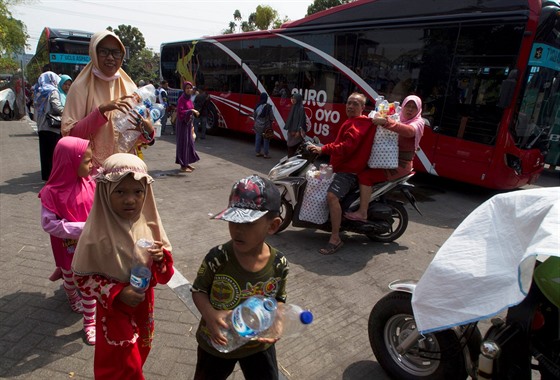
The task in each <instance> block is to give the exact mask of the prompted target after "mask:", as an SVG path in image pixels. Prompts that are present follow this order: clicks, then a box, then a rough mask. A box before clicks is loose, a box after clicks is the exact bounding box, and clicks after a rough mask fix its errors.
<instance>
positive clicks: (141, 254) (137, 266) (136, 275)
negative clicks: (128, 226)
mask: <svg viewBox="0 0 560 380" xmlns="http://www.w3.org/2000/svg"><path fill="white" fill-rule="evenodd" d="M153 245H154V242H153V241H151V240H148V239H138V241H137V242H136V245H135V247H134V252H133V254H132V269H131V270H130V285H131V286H132V287H133V288H134V290H136V291H137V292H138V293H144V292H145V291H146V290H148V287H149V286H150V280H151V279H152V271H151V269H150V268H151V267H152V256H151V255H150V253H149V252H148V248H151V247H152V246H153Z"/></svg>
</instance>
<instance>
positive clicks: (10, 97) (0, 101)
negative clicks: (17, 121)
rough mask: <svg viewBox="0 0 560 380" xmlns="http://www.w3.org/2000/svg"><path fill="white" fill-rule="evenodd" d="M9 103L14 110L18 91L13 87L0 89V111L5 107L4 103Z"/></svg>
mask: <svg viewBox="0 0 560 380" xmlns="http://www.w3.org/2000/svg"><path fill="white" fill-rule="evenodd" d="M6 102H7V103H8V104H9V105H10V109H11V110H12V111H13V110H14V104H15V102H16V93H15V92H14V90H12V89H11V88H6V89H5V90H2V91H0V112H2V110H3V109H4V104H5V103H6Z"/></svg>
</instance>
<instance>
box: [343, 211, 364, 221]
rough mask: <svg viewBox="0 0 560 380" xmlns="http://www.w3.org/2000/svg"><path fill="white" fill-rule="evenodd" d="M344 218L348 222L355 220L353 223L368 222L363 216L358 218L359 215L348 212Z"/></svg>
mask: <svg viewBox="0 0 560 380" xmlns="http://www.w3.org/2000/svg"><path fill="white" fill-rule="evenodd" d="M344 217H345V218H346V219H348V220H353V221H356V222H362V223H365V222H367V219H364V218H362V217H361V216H358V215H355V214H352V213H348V212H347V213H345V214H344Z"/></svg>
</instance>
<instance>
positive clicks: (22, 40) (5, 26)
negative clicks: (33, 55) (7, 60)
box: [0, 0, 29, 57]
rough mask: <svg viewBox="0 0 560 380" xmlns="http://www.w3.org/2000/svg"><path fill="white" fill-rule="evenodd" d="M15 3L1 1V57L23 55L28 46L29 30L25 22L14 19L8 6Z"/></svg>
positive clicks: (5, 0)
mask: <svg viewBox="0 0 560 380" xmlns="http://www.w3.org/2000/svg"><path fill="white" fill-rule="evenodd" d="M16 3H17V2H15V1H7V0H0V55H1V56H2V57H5V56H6V55H11V54H12V53H23V52H24V51H25V47H26V46H27V39H28V38H29V35H28V34H27V29H26V27H25V25H24V24H23V22H21V21H20V20H17V19H15V18H13V17H12V13H11V12H10V11H9V9H8V6H9V5H11V4H16Z"/></svg>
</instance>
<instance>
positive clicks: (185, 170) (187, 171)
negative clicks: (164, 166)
mask: <svg viewBox="0 0 560 380" xmlns="http://www.w3.org/2000/svg"><path fill="white" fill-rule="evenodd" d="M179 171H180V172H181V173H191V172H192V169H191V168H185V169H183V168H181V169H179Z"/></svg>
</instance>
